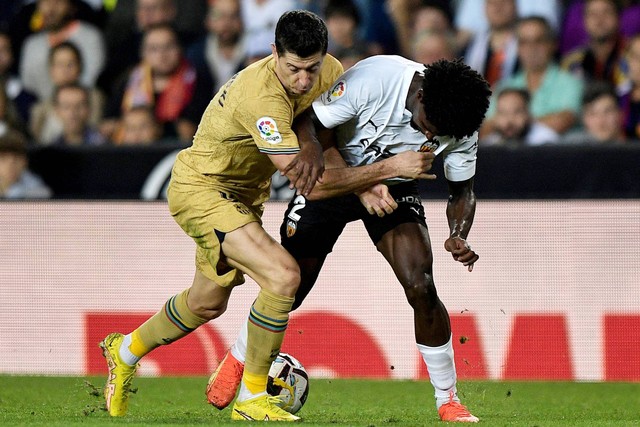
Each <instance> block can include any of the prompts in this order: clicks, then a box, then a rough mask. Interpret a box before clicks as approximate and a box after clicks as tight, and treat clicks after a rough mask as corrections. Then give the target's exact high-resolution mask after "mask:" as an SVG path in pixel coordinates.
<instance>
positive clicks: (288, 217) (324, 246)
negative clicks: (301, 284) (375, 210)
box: [280, 181, 427, 259]
mask: <svg viewBox="0 0 640 427" xmlns="http://www.w3.org/2000/svg"><path fill="white" fill-rule="evenodd" d="M389 192H390V194H391V195H392V196H393V198H394V199H395V201H396V202H397V203H398V208H397V209H396V210H395V211H393V213H391V214H387V215H385V216H383V217H382V218H381V217H379V216H377V215H375V214H374V215H371V214H369V213H368V212H367V209H366V208H365V207H364V206H363V205H362V203H360V199H359V198H358V196H356V195H355V194H348V195H346V196H341V197H334V198H330V199H323V200H307V199H305V198H304V197H303V196H295V197H294V198H293V200H291V202H290V203H289V206H288V208H287V211H286V212H285V214H284V221H283V222H282V225H281V226H280V239H281V243H282V246H284V247H285V249H287V251H289V253H290V254H292V255H293V257H294V258H296V259H301V258H314V257H320V256H324V255H327V254H329V253H330V252H331V251H332V250H333V245H334V244H335V242H336V241H337V240H338V237H339V236H340V234H341V233H342V230H343V229H344V227H345V226H346V225H347V224H348V223H349V222H352V221H358V220H361V221H362V222H363V223H364V226H365V228H366V229H367V233H369V237H370V238H371V241H372V242H373V244H374V245H375V244H377V243H378V242H379V241H380V239H382V236H383V235H384V234H385V233H386V232H387V231H390V230H392V229H394V228H395V227H397V226H398V225H400V224H403V223H408V222H415V223H419V224H422V225H424V226H425V227H426V226H427V224H426V221H425V217H424V208H423V206H422V200H421V199H420V195H419V193H418V183H417V182H416V181H409V182H404V183H400V184H396V185H392V186H389Z"/></svg>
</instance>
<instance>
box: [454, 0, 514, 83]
mask: <svg viewBox="0 0 640 427" xmlns="http://www.w3.org/2000/svg"><path fill="white" fill-rule="evenodd" d="M484 3H485V8H484V13H485V16H486V19H487V22H488V23H489V28H488V29H487V30H484V31H479V32H477V33H476V34H475V35H474V37H473V38H472V40H471V43H470V44H469V47H468V48H467V50H466V52H465V55H464V59H465V62H466V63H467V65H469V66H470V67H471V68H473V69H475V70H477V71H478V72H479V73H480V74H482V75H483V76H484V78H485V79H486V80H487V81H488V82H489V84H490V85H491V86H493V85H494V84H495V83H496V82H498V80H501V79H505V78H508V77H511V76H512V75H513V74H514V73H515V70H516V67H517V65H518V42H517V39H516V31H515V27H516V22H517V20H518V15H517V11H516V2H515V0H486V1H485V2H484Z"/></svg>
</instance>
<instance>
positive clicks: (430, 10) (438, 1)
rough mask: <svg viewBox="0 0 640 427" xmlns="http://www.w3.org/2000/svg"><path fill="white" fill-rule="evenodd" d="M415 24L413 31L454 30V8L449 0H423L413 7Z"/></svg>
mask: <svg viewBox="0 0 640 427" xmlns="http://www.w3.org/2000/svg"><path fill="white" fill-rule="evenodd" d="M410 12H411V14H412V16H413V26H412V30H411V33H412V34H414V35H415V34H420V33H421V32H423V31H430V32H434V33H444V32H453V31H454V27H453V10H452V8H451V5H450V2H449V1H447V0H423V1H421V2H420V4H419V5H418V6H417V7H416V8H415V9H412V10H411V11H410Z"/></svg>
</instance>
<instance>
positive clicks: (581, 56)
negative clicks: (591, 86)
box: [561, 0, 627, 87]
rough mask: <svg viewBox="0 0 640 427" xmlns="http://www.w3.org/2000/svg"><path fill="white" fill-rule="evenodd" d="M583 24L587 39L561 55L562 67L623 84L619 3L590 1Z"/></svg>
mask: <svg viewBox="0 0 640 427" xmlns="http://www.w3.org/2000/svg"><path fill="white" fill-rule="evenodd" d="M584 26H585V29H586V30H587V35H588V42H587V44H586V45H583V46H581V47H579V48H577V49H576V50H574V51H572V52H570V53H568V54H567V55H565V56H564V57H563V58H562V62H561V63H562V68H563V69H565V70H567V71H569V72H571V73H573V74H574V75H576V76H579V77H581V78H583V79H585V80H587V81H588V80H602V81H608V82H610V83H612V84H613V85H614V86H616V87H621V86H622V85H623V84H624V83H625V82H626V80H627V77H626V75H625V71H624V65H623V64H622V58H623V55H624V39H623V37H622V34H621V33H620V6H619V5H618V3H617V2H616V1H615V0H587V1H586V2H585V7H584Z"/></svg>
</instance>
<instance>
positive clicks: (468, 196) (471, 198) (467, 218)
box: [447, 184, 476, 240]
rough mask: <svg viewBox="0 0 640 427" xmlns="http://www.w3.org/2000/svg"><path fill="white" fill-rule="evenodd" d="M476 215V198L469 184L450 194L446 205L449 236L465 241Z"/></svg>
mask: <svg viewBox="0 0 640 427" xmlns="http://www.w3.org/2000/svg"><path fill="white" fill-rule="evenodd" d="M475 213H476V196H475V193H474V192H473V188H472V186H471V184H469V185H465V186H464V187H462V188H459V189H458V190H457V191H454V192H451V196H450V197H449V201H448V203H447V220H448V222H449V236H450V237H460V238H462V239H465V240H466V239H467V236H468V235H469V231H470V230H471V226H472V225H473V218H474V217H475Z"/></svg>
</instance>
